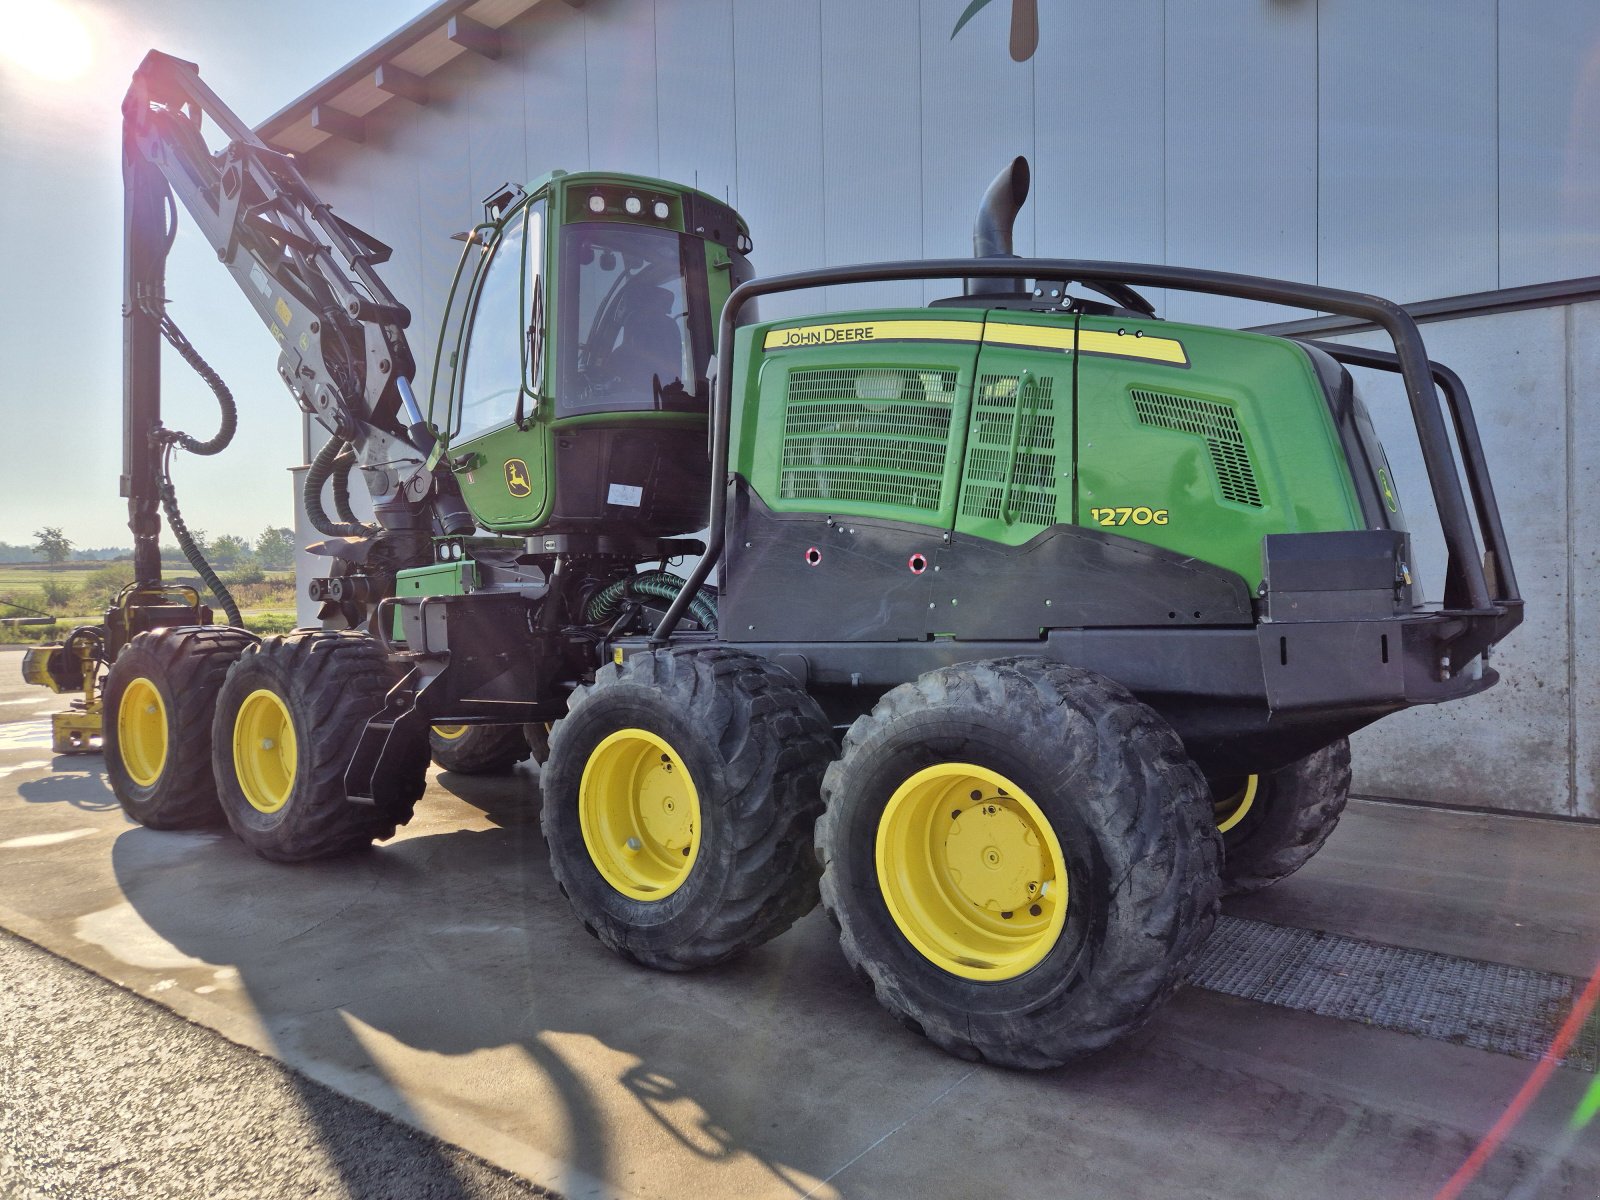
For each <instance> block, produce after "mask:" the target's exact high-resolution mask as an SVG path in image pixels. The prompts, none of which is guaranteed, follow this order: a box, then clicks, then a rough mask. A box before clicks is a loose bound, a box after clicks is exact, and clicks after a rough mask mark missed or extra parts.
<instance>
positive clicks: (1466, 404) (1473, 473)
mask: <svg viewBox="0 0 1600 1200" xmlns="http://www.w3.org/2000/svg"><path fill="white" fill-rule="evenodd" d="M1294 340H1295V341H1298V342H1301V343H1303V344H1304V345H1307V346H1313V347H1315V348H1316V349H1318V350H1321V351H1322V352H1323V353H1324V354H1326V355H1328V357H1329V358H1332V359H1333V360H1334V361H1335V362H1341V363H1344V364H1346V365H1347V366H1355V367H1367V368H1370V369H1372V370H1375V371H1389V372H1393V373H1396V374H1398V373H1399V371H1400V360H1399V358H1398V357H1397V356H1396V355H1394V354H1391V353H1389V352H1388V351H1387V350H1371V349H1368V348H1367V347H1365V346H1346V345H1343V344H1341V343H1339V342H1323V341H1316V340H1313V339H1311V338H1305V337H1297V338H1295V339H1294ZM1428 369H1429V371H1430V372H1431V373H1432V375H1433V380H1434V382H1435V383H1437V384H1438V385H1439V390H1440V392H1442V393H1443V394H1444V402H1445V407H1446V408H1447V409H1449V411H1450V420H1451V423H1452V424H1453V425H1454V426H1455V431H1456V444H1457V445H1458V446H1460V447H1461V460H1462V465H1463V467H1465V469H1466V475H1467V488H1468V490H1469V491H1471V493H1472V505H1473V508H1474V510H1475V511H1476V512H1477V515H1478V528H1479V529H1480V530H1481V531H1482V533H1483V540H1484V543H1485V546H1486V548H1487V549H1488V551H1489V553H1490V554H1491V555H1492V556H1493V560H1494V566H1495V575H1496V576H1497V578H1498V582H1499V584H1500V586H1499V588H1497V589H1496V591H1497V592H1498V593H1499V594H1498V595H1496V596H1495V598H1494V602H1495V603H1496V604H1516V603H1519V602H1520V601H1521V600H1522V595H1521V593H1520V592H1519V591H1518V590H1517V574H1516V570H1515V569H1514V568H1513V567H1512V565H1511V547H1510V546H1509V545H1508V543H1507V542H1506V531H1505V526H1504V525H1503V524H1502V523H1501V521H1500V505H1499V503H1498V501H1496V499H1495V494H1494V483H1493V481H1492V480H1491V479H1490V478H1489V464H1488V460H1487V459H1485V458H1484V454H1483V440H1482V439H1481V438H1480V437H1479V436H1478V421H1477V418H1476V417H1474V416H1473V413H1472V401H1471V400H1469V399H1468V398H1467V385H1466V384H1465V383H1463V382H1462V381H1461V376H1459V375H1457V374H1456V373H1455V372H1454V371H1452V370H1451V369H1450V368H1449V367H1447V366H1445V365H1444V364H1443V363H1440V362H1432V361H1430V362H1429V363H1428Z"/></svg>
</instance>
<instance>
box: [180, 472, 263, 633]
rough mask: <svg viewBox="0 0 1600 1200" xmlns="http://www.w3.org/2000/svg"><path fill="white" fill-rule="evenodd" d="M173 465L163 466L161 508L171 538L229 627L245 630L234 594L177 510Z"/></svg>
mask: <svg viewBox="0 0 1600 1200" xmlns="http://www.w3.org/2000/svg"><path fill="white" fill-rule="evenodd" d="M169 453H170V451H169ZM170 466H171V464H170V462H169V463H163V464H162V471H161V508H162V510H163V511H164V512H165V513H166V514H167V524H168V525H170V526H172V536H173V537H175V538H177V539H178V549H179V550H182V551H183V556H184V558H186V559H188V560H189V565H190V566H191V567H193V568H194V571H195V574H196V575H198V576H200V578H201V579H202V580H203V581H204V582H205V585H206V587H207V588H209V589H210V590H211V594H212V595H213V596H215V597H216V598H217V603H218V604H220V605H221V606H222V611H223V612H225V613H227V614H228V624H230V625H237V626H238V627H239V628H240V629H243V628H244V618H243V617H242V616H240V615H239V606H238V604H236V603H235V602H234V599H233V593H232V592H230V591H228V589H227V587H226V585H224V584H223V582H222V580H221V579H219V578H218V577H217V573H216V572H215V571H213V570H212V569H211V564H210V563H208V562H207V561H206V556H205V555H204V554H203V553H202V552H201V550H200V546H199V543H197V542H196V541H195V540H194V534H192V533H190V532H189V526H188V524H187V523H186V522H185V521H184V519H183V514H182V513H181V512H179V511H178V493H177V491H176V489H174V488H173V486H172V475H171V472H170V470H169V467H170Z"/></svg>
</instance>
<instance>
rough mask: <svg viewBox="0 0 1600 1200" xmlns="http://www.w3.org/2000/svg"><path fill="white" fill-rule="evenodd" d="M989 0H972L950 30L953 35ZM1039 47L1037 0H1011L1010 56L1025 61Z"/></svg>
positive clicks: (985, 5) (986, 4) (987, 3)
mask: <svg viewBox="0 0 1600 1200" xmlns="http://www.w3.org/2000/svg"><path fill="white" fill-rule="evenodd" d="M989 2H990V0H972V3H971V4H969V5H967V8H966V11H965V12H963V13H962V14H961V19H960V20H959V21H957V22H956V27H955V28H954V29H952V30H951V31H950V36H951V37H955V35H956V34H958V33H960V32H961V27H962V26H963V25H965V24H966V23H967V22H968V21H970V20H972V18H973V17H975V16H977V15H978V12H979V10H981V9H984V8H987V7H988V5H989ZM1038 48H1039V0H1011V57H1012V58H1013V59H1015V60H1016V61H1017V62H1027V61H1028V60H1029V59H1030V58H1032V57H1033V52H1034V51H1035V50H1037V49H1038Z"/></svg>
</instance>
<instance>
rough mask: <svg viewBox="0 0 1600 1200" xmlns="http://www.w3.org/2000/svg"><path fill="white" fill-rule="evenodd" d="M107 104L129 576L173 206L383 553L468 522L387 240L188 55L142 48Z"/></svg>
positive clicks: (145, 493) (151, 439)
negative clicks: (265, 346) (274, 359)
mask: <svg viewBox="0 0 1600 1200" xmlns="http://www.w3.org/2000/svg"><path fill="white" fill-rule="evenodd" d="M122 115H123V151H122V155H123V158H122V166H123V184H124V198H125V200H124V230H123V233H124V237H123V246H124V251H123V253H124V279H123V286H124V297H123V302H124V303H123V317H124V342H123V476H122V492H123V495H124V496H125V497H126V498H127V500H128V509H129V527H130V528H131V529H132V531H133V534H134V568H135V574H136V577H137V582H138V583H140V584H142V585H152V584H155V583H157V582H158V581H159V579H160V554H159V551H158V549H157V543H158V539H159V535H160V516H159V513H158V511H157V502H158V498H159V489H160V481H161V477H162V472H161V467H160V459H161V454H162V452H163V447H164V446H165V444H166V443H167V442H170V441H171V440H172V437H171V435H170V434H167V435H166V436H165V437H164V436H163V433H164V431H163V428H162V424H161V371H160V339H161V335H162V324H163V321H164V319H166V317H165V305H166V294H165V274H166V257H167V251H168V250H169V248H170V247H171V244H172V239H173V236H174V234H175V232H176V225H177V205H178V204H180V203H181V204H182V205H183V207H184V209H185V210H186V211H187V212H188V213H189V214H190V216H191V218H192V219H193V220H194V222H195V224H196V226H197V227H198V228H199V230H200V232H201V233H202V234H203V235H204V236H205V238H206V240H207V241H208V242H209V243H210V244H211V246H212V248H213V249H214V250H215V251H216V253H217V257H218V259H219V260H220V261H221V263H222V264H223V266H224V267H226V268H227V270H228V272H229V273H230V274H231V275H232V276H233V278H234V281H235V282H236V283H238V285H239V287H240V289H241V290H242V291H243V292H244V294H245V297H246V298H247V299H248V300H249V301H250V303H251V305H252V307H253V308H254V309H255V311H256V313H257V315H258V316H260V318H261V320H262V321H263V323H264V324H266V326H267V327H268V329H269V330H270V332H271V333H272V335H273V337H274V338H275V339H276V340H277V342H278V346H279V357H278V374H279V376H280V377H281V378H282V379H283V381H284V383H285V384H286V385H287V387H288V388H289V391H290V393H291V394H292V395H293V396H294V398H295V401H296V403H297V404H299V406H300V408H301V409H302V410H303V411H304V412H306V413H307V414H309V415H310V416H312V417H314V418H315V419H316V420H317V421H318V422H319V423H321V424H322V425H323V426H324V427H325V428H326V429H327V430H328V431H329V432H330V434H332V436H333V438H334V439H336V440H338V441H339V442H341V443H346V444H348V445H349V446H350V447H351V448H352V450H353V452H354V456H355V461H356V463H357V464H359V466H360V467H361V470H362V475H363V477H364V479H365V481H366V484H367V488H368V491H369V492H370V493H371V494H372V500H373V509H374V513H375V515H376V517H377V520H378V525H379V527H380V528H379V530H378V531H376V535H377V536H379V537H382V538H385V539H386V540H387V541H388V542H389V544H390V555H391V557H392V558H393V559H395V560H396V561H401V562H404V561H407V560H410V561H422V562H426V561H428V558H427V547H428V538H429V537H430V535H431V534H432V533H433V530H434V526H435V522H437V524H438V527H439V528H440V529H442V530H444V531H446V532H452V533H463V532H470V531H471V530H472V528H473V523H472V518H471V516H470V514H469V513H468V512H467V510H466V507H465V505H464V504H463V503H462V502H461V499H460V495H459V492H458V490H457V488H456V486H455V482H454V479H453V477H452V476H451V475H450V473H449V472H448V470H446V469H444V468H442V467H440V466H439V465H438V464H437V462H436V461H435V456H434V454H433V452H434V449H435V438H434V435H433V432H432V430H431V429H430V428H429V426H428V425H427V423H426V421H425V420H424V418H423V415H422V413H421V411H420V409H419V407H418V405H417V402H416V399H415V397H414V395H413V394H412V391H411V379H412V377H413V376H414V375H415V373H416V363H415V360H414V359H413V357H412V354H411V349H410V346H409V344H408V343H407V341H406V335H405V329H406V326H407V325H408V324H409V323H410V320H411V314H410V311H409V310H408V309H407V308H406V307H405V305H403V304H401V303H400V301H399V300H398V299H396V297H395V296H394V294H393V293H392V292H390V290H389V288H388V287H387V285H385V283H384V282H383V280H382V279H381V278H380V277H379V275H378V272H377V270H376V268H377V266H378V265H379V264H381V263H383V262H385V261H386V260H387V259H388V258H389V255H390V249H389V247H388V246H386V245H384V244H383V243H382V242H380V241H378V240H377V239H376V238H375V237H373V236H371V235H370V234H368V233H365V232H364V231H362V230H360V229H358V228H357V227H356V226H354V225H352V224H351V223H350V222H348V221H346V220H344V219H343V218H341V217H340V216H338V215H337V214H336V213H334V211H333V209H332V208H331V207H329V205H328V204H327V203H325V202H324V201H323V200H322V199H321V198H320V197H319V196H318V195H317V194H316V192H315V191H313V190H312V188H311V186H310V185H309V184H308V183H307V182H306V180H305V177H304V176H303V175H302V174H301V173H300V169H299V167H298V165H297V164H296V163H295V162H294V160H293V159H292V158H291V157H290V156H288V155H285V154H282V153H280V152H278V151H276V150H273V149H272V148H271V147H269V146H267V145H266V144H265V143H264V142H262V141H261V140H260V139H259V138H257V137H256V136H255V134H254V132H252V131H251V129H250V128H249V126H247V125H246V124H245V123H244V122H243V121H241V120H240V119H239V117H238V116H237V115H236V114H235V113H234V112H233V111H232V110H231V109H230V108H229V107H228V106H227V105H226V104H224V103H223V102H222V100H221V99H219V98H218V96H217V95H216V93H215V92H213V91H212V90H211V88H210V87H208V86H207V85H206V84H205V83H204V82H203V81H202V80H201V79H200V75H199V68H198V67H197V66H196V65H195V64H193V63H190V62H185V61H184V60H182V59H179V58H174V57H172V56H171V55H167V54H162V53H160V52H158V51H151V52H150V53H149V54H148V55H147V56H146V57H145V59H144V61H143V62H142V63H141V64H140V66H139V69H138V70H137V71H136V72H135V73H134V76H133V82H132V84H131V86H130V87H129V89H128V93H127V96H126V98H125V99H124V101H123V105H122ZM206 117H209V118H210V119H211V120H212V121H213V122H214V123H215V125H216V127H217V129H218V130H219V131H220V132H221V134H222V135H223V136H224V137H226V139H227V141H226V144H225V145H224V146H223V147H222V149H220V150H218V151H215V152H213V151H212V150H211V148H210V147H209V146H208V145H207V143H206V140H205V137H204V135H203V132H202V122H203V120H204V118H206ZM316 483H317V486H318V487H319V488H320V484H321V479H318V480H316Z"/></svg>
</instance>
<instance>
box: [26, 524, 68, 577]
mask: <svg viewBox="0 0 1600 1200" xmlns="http://www.w3.org/2000/svg"><path fill="white" fill-rule="evenodd" d="M33 548H34V549H35V550H37V551H38V552H39V553H40V554H42V555H44V557H45V561H46V562H48V563H49V564H50V565H51V566H52V567H59V566H60V565H61V564H62V563H64V562H66V561H67V559H68V558H69V557H71V555H72V539H70V538H68V537H67V536H66V535H65V534H63V533H62V532H61V530H59V529H57V528H56V527H55V526H54V525H46V526H45V527H44V528H43V529H36V530H34V532H33Z"/></svg>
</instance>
